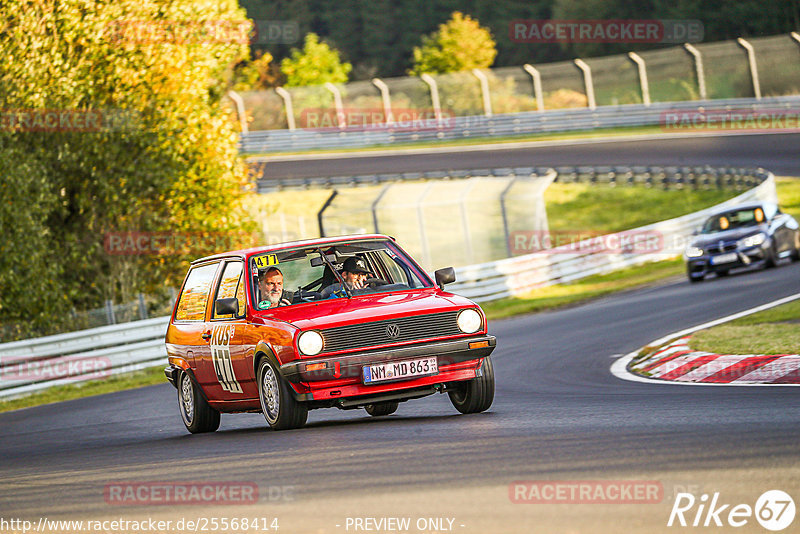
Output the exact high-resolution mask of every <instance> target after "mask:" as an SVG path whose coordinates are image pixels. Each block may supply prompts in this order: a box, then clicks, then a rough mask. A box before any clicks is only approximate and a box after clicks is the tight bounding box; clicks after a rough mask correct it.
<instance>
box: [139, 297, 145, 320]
mask: <svg viewBox="0 0 800 534" xmlns="http://www.w3.org/2000/svg"><path fill="white" fill-rule="evenodd" d="M139 319H141V320H142V321H144V320H145V319H147V305H146V304H145V303H144V295H143V294H141V293H139Z"/></svg>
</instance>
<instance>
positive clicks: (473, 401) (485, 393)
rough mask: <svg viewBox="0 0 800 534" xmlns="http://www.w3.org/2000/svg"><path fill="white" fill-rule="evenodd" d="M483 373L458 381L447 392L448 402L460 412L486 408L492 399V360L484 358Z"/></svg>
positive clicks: (472, 411)
mask: <svg viewBox="0 0 800 534" xmlns="http://www.w3.org/2000/svg"><path fill="white" fill-rule="evenodd" d="M482 370H483V374H482V376H479V377H477V378H473V379H472V380H467V381H464V382H458V383H456V384H455V385H454V386H453V389H451V390H450V391H449V392H448V395H449V396H450V402H452V403H453V406H455V408H456V410H458V411H459V412H461V413H478V412H482V411H484V410H488V409H489V407H490V406H491V405H492V401H493V400H494V369H493V368H492V360H491V359H489V358H484V360H483V367H482Z"/></svg>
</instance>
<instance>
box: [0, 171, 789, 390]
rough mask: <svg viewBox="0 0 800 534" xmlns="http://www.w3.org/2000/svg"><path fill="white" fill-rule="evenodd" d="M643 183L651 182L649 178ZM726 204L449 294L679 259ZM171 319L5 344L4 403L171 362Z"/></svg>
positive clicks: (543, 258)
mask: <svg viewBox="0 0 800 534" xmlns="http://www.w3.org/2000/svg"><path fill="white" fill-rule="evenodd" d="M617 170H619V169H617ZM598 171H600V172H598ZM711 171H712V169H705V174H703V173H699V174H697V175H696V178H698V179H699V180H700V182H699V183H700V184H703V183H705V184H706V185H709V186H712V185H713V186H716V185H717V184H716V183H715V182H714V180H713V179H712V178H713V177H714V176H716V177H717V179H719V180H723V182H722V183H725V184H727V185H731V186H734V187H743V186H752V185H754V184H756V183H760V185H757V186H756V187H754V188H752V189H750V190H748V191H746V192H745V193H743V194H741V195H739V196H737V197H736V198H733V199H731V200H729V201H727V202H724V203H723V204H720V206H723V205H731V204H735V203H738V202H744V201H748V200H756V199H759V200H765V201H773V202H775V201H776V200H777V195H776V192H775V179H774V177H773V176H772V174H771V173H769V172H766V171H763V170H760V169H759V170H752V171H747V172H746V171H745V170H744V169H737V170H733V169H721V170H713V173H712V172H711ZM698 172H699V171H698ZM582 176H583V177H584V178H586V177H588V179H589V180H593V178H592V177H594V181H605V179H607V178H609V177H617V176H626V173H621V174H620V173H618V172H615V171H614V170H607V169H605V170H604V169H591V168H583V167H582V168H580V169H573V170H572V171H570V172H569V173H567V174H565V175H561V176H560V177H559V179H560V180H562V181H563V180H566V181H569V180H580V179H584V178H581V177H582ZM636 176H638V175H636V174H632V175H631V176H630V177H629V178H632V179H634V178H635V177H636ZM659 176H660V178H657V180H656V181H655V182H653V183H652V184H651V185H656V184H658V185H660V186H662V187H664V186H670V187H680V186H684V185H688V182H684V181H683V179H681V180H676V179H675V175H674V174H668V173H664V175H663V176H662V175H659ZM681 176H683V175H681ZM687 176H688V175H687ZM651 177H652V176H651ZM665 178H666V179H665ZM644 179H645V180H647V176H645V177H644ZM645 183H648V182H645ZM694 184H695V185H697V184H698V183H697V182H694ZM720 206H715V207H714V208H709V209H706V210H703V211H700V212H697V213H693V214H690V215H686V216H683V217H678V218H676V219H670V220H668V221H663V222H659V223H655V224H651V225H648V226H645V227H641V228H637V229H635V230H629V231H627V232H623V233H621V234H626V233H627V234H635V233H643V232H656V233H658V235H660V236H661V237H662V239H663V240H664V243H666V244H667V246H666V247H665V248H664V249H663V250H661V251H658V252H653V253H644V254H639V253H637V254H632V253H628V254H626V253H611V254H608V253H601V252H594V253H573V252H570V250H571V249H570V248H569V247H568V246H567V247H561V248H560V249H558V248H557V249H550V250H546V251H542V252H537V253H534V254H528V255H525V256H519V257H515V258H508V259H503V260H500V261H495V262H491V263H484V264H480V265H471V266H467V267H460V268H457V269H456V279H457V282H456V283H453V284H451V285H449V286H448V287H447V289H448V290H449V291H452V292H453V293H458V294H460V295H464V296H466V297H468V298H471V299H473V300H475V301H477V302H486V301H491V300H496V299H499V298H503V297H508V296H514V295H520V294H523V293H526V292H528V291H530V290H532V289H534V288H536V287H542V286H547V285H551V284H556V283H561V282H570V281H573V280H578V279H580V278H583V277H586V276H591V275H594V274H601V273H606V272H610V271H613V270H615V269H620V268H624V267H628V266H632V265H639V264H643V263H647V262H650V261H657V260H660V259H664V258H665V257H671V256H675V255H676V254H679V253H680V252H681V250H679V249H680V248H681V247H682V246H683V244H684V243H685V240H686V239H687V238H688V237H689V236H690V235H691V232H692V230H693V229H694V228H696V227H698V226H699V225H700V223H701V222H702V221H703V219H704V218H705V217H706V216H707V215H708V214H709V212H710V211H712V210H714V209H717V208H718V207H720ZM621 234H620V235H621ZM578 246H580V245H578ZM168 320H169V318H168V317H158V318H154V319H147V320H145V321H136V322H131V323H122V324H115V325H111V326H104V327H100V328H93V329H90V330H82V331H78V332H69V333H66V334H60V335H56V336H47V337H41V338H35V339H29V340H24V341H14V342H11V343H5V344H0V398H2V397H13V396H17V395H21V394H25V393H29V392H32V391H36V390H39V389H43V388H46V387H50V386H55V385H60V384H72V383H76V382H81V381H85V380H90V379H95V378H100V377H107V376H110V375H113V374H118V373H121V372H127V371H133V370H137V369H142V368H145V367H149V366H154V365H158V364H165V363H166V350H165V347H164V334H165V333H166V328H167V323H168Z"/></svg>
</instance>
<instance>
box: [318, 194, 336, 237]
mask: <svg viewBox="0 0 800 534" xmlns="http://www.w3.org/2000/svg"><path fill="white" fill-rule="evenodd" d="M338 194H339V192H338V191H337V190H336V189H334V190H333V193H331V196H329V197H328V200H326V201H325V204H323V205H322V207H321V208H320V210H319V212H318V213H317V223H319V236H320V237H325V227H324V226H323V225H322V214H323V213H325V210H326V209H328V206H330V205H331V202H333V199H334V198H336V195H338Z"/></svg>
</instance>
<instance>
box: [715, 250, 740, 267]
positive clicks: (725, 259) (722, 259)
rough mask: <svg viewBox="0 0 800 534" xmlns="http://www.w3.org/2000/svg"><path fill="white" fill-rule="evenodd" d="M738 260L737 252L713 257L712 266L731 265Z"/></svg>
mask: <svg viewBox="0 0 800 534" xmlns="http://www.w3.org/2000/svg"><path fill="white" fill-rule="evenodd" d="M738 258H739V256H737V255H736V253H735V252H731V253H729V254H720V255H719V256H712V257H711V264H712V265H719V264H720V263H730V262H732V261H736V260H737V259H738Z"/></svg>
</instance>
